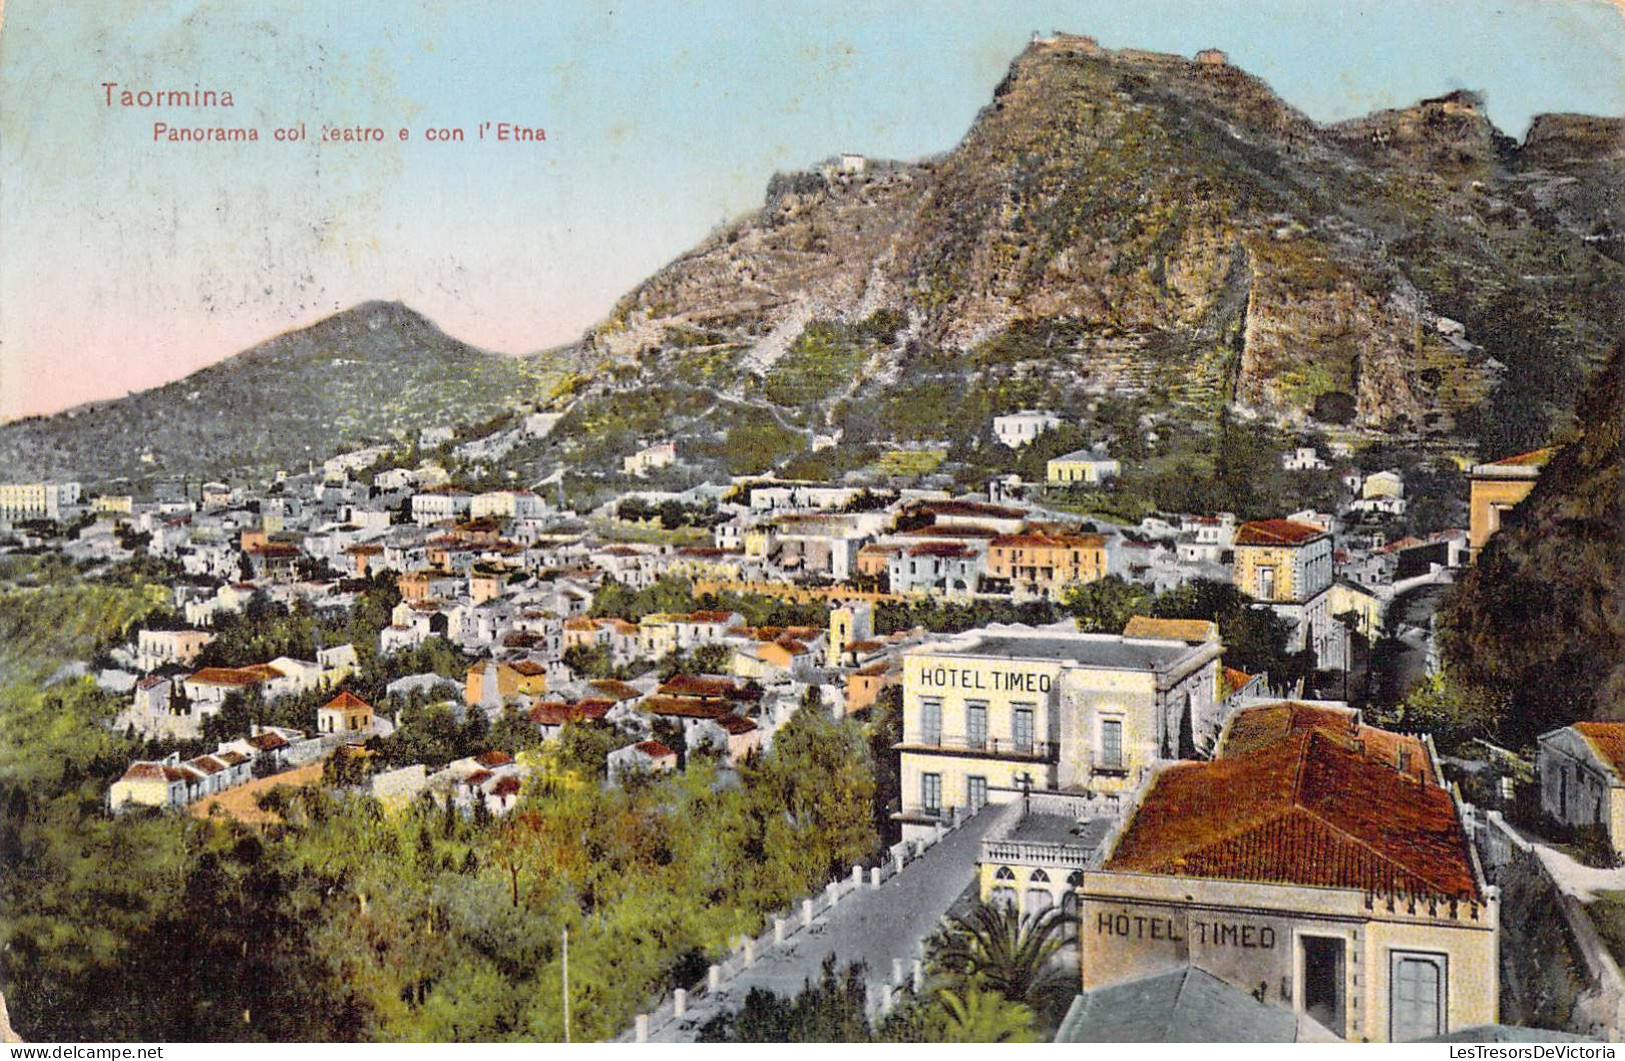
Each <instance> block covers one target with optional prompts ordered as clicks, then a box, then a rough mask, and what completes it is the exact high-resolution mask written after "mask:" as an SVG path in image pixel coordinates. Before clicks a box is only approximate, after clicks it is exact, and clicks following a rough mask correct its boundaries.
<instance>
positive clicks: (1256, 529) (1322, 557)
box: [1232, 519, 1343, 662]
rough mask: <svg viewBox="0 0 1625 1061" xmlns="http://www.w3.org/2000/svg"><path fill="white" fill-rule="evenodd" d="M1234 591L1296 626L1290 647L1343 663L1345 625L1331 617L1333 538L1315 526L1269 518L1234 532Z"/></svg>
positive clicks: (1247, 524)
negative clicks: (1236, 589)
mask: <svg viewBox="0 0 1625 1061" xmlns="http://www.w3.org/2000/svg"><path fill="white" fill-rule="evenodd" d="M1234 549H1235V565H1234V567H1233V568H1232V577H1233V579H1234V581H1235V584H1236V587H1237V588H1238V589H1240V590H1241V591H1242V592H1243V593H1246V594H1248V595H1249V596H1251V597H1252V598H1253V599H1254V600H1256V601H1258V602H1259V603H1261V604H1267V605H1269V606H1270V609H1271V610H1272V611H1274V612H1275V614H1277V615H1279V616H1280V617H1281V618H1283V619H1286V620H1287V621H1288V622H1291V623H1294V624H1296V627H1295V630H1294V633H1293V636H1292V640H1291V642H1290V644H1289V645H1288V647H1289V648H1290V649H1291V650H1292V651H1294V652H1296V651H1301V650H1302V649H1305V648H1312V649H1314V650H1315V655H1316V656H1317V657H1318V658H1319V659H1320V660H1321V661H1322V662H1325V661H1335V660H1340V659H1342V652H1343V642H1342V632H1341V631H1342V627H1341V626H1339V625H1338V624H1337V623H1336V622H1334V621H1333V619H1332V608H1331V594H1330V593H1329V592H1328V591H1329V590H1330V589H1331V588H1332V536H1331V534H1330V533H1329V532H1328V531H1327V530H1326V529H1325V528H1324V527H1319V526H1316V525H1315V524H1313V523H1299V522H1297V521H1296V520H1290V519H1266V520H1258V521H1255V522H1252V523H1243V524H1242V525H1241V526H1240V527H1238V528H1236V537H1235V542H1234Z"/></svg>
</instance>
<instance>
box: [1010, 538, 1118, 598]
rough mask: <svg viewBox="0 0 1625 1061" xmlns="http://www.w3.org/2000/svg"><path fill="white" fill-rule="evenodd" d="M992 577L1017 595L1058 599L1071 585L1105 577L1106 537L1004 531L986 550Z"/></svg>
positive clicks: (1020, 596) (1019, 596) (1018, 596)
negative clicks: (1007, 532)
mask: <svg viewBox="0 0 1625 1061" xmlns="http://www.w3.org/2000/svg"><path fill="white" fill-rule="evenodd" d="M987 574H988V577H989V578H992V579H998V580H1000V581H1002V582H1007V583H1009V585H1010V592H1011V593H1012V594H1013V595H1014V596H1015V597H1017V598H1026V597H1046V598H1048V599H1050V600H1058V599H1059V598H1060V596H1061V592H1062V591H1063V590H1065V589H1066V587H1068V586H1070V585H1074V584H1076V583H1082V582H1093V581H1095V580H1096V579H1099V578H1105V577H1106V539H1105V537H1104V536H1102V535H1099V534H1037V533H1026V534H1001V535H1000V536H999V537H997V538H994V539H993V541H992V544H990V545H989V546H988V550H987Z"/></svg>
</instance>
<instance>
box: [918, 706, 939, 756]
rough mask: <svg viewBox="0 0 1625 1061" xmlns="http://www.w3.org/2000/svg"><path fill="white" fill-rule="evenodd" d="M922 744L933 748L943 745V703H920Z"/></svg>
mask: <svg viewBox="0 0 1625 1061" xmlns="http://www.w3.org/2000/svg"><path fill="white" fill-rule="evenodd" d="M920 743H921V744H929V745H932V746H933V747H934V746H936V745H939V744H941V743H942V701H941V700H921V701H920Z"/></svg>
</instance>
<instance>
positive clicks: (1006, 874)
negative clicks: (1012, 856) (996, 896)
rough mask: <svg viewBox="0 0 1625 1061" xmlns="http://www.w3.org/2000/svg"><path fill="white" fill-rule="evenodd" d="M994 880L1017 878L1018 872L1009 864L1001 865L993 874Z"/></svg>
mask: <svg viewBox="0 0 1625 1061" xmlns="http://www.w3.org/2000/svg"><path fill="white" fill-rule="evenodd" d="M993 879H994V880H1015V879H1016V874H1015V871H1014V870H1012V869H1011V868H1010V867H1009V866H1000V867H999V869H998V872H996V873H994V874H993Z"/></svg>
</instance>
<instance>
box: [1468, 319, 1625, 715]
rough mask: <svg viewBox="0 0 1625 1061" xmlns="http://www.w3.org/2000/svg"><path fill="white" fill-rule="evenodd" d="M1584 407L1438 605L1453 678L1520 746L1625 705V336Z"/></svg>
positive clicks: (1600, 375) (1599, 376)
mask: <svg viewBox="0 0 1625 1061" xmlns="http://www.w3.org/2000/svg"><path fill="white" fill-rule="evenodd" d="M1578 408H1579V414H1580V421H1581V432H1580V434H1579V437H1578V438H1576V439H1575V440H1574V441H1573V442H1571V443H1570V444H1568V445H1566V446H1563V447H1562V448H1561V449H1560V450H1558V452H1557V453H1556V454H1555V455H1554V456H1553V457H1552V459H1551V461H1550V462H1549V463H1548V464H1547V465H1546V467H1545V468H1544V469H1543V470H1542V472H1541V476H1540V480H1539V481H1538V482H1537V483H1536V485H1535V488H1534V491H1533V492H1532V493H1531V494H1530V495H1529V497H1528V498H1526V499H1525V500H1524V501H1523V502H1521V503H1520V504H1519V505H1518V506H1517V507H1516V508H1514V509H1512V510H1511V511H1510V512H1508V513H1507V514H1506V517H1505V518H1504V520H1503V521H1502V524H1501V529H1500V530H1499V531H1498V532H1497V533H1496V535H1495V536H1494V537H1493V538H1491V539H1490V540H1489V542H1488V544H1487V545H1486V546H1485V547H1484V549H1483V551H1482V552H1481V553H1479V556H1478V560H1477V562H1476V563H1475V564H1474V565H1473V566H1472V567H1471V568H1470V569H1468V571H1467V572H1466V574H1465V575H1464V576H1463V577H1462V580H1461V581H1460V583H1458V585H1457V586H1456V587H1455V589H1454V590H1453V591H1452V592H1451V593H1450V595H1449V596H1448V597H1447V598H1446V600H1445V602H1444V605H1443V607H1442V608H1441V609H1440V611H1439V616H1438V623H1439V646H1440V650H1441V653H1442V655H1443V656H1444V660H1445V664H1446V667H1447V669H1448V670H1449V672H1450V674H1451V678H1452V680H1453V681H1454V682H1455V683H1456V685H1457V686H1458V687H1459V688H1460V690H1461V691H1462V693H1463V694H1464V695H1465V696H1466V697H1468V698H1469V702H1471V703H1473V704H1475V705H1483V707H1482V708H1480V710H1488V711H1491V712H1493V717H1494V729H1495V735H1496V738H1497V740H1498V741H1499V742H1500V743H1502V744H1506V745H1509V746H1513V747H1523V746H1528V745H1529V744H1532V743H1533V741H1534V739H1535V737H1536V736H1537V735H1539V734H1540V733H1543V732H1545V731H1547V730H1549V729H1553V728H1556V727H1558V726H1564V725H1568V724H1569V723H1571V722H1574V721H1577V720H1580V719H1585V718H1613V717H1617V711H1618V707H1617V705H1618V704H1619V703H1620V702H1621V699H1622V698H1625V590H1622V587H1625V488H1622V486H1621V483H1622V481H1625V347H1622V348H1621V349H1619V350H1616V351H1615V353H1614V356H1613V358H1612V359H1611V360H1610V361H1609V363H1608V365H1607V366H1606V367H1605V368H1604V369H1603V370H1602V371H1601V372H1600V373H1598V375H1597V377H1596V378H1595V380H1593V382H1592V384H1591V385H1590V387H1589V388H1588V389H1587V391H1586V393H1585V395H1584V396H1583V397H1582V398H1581V400H1580V402H1579V406H1578Z"/></svg>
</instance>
